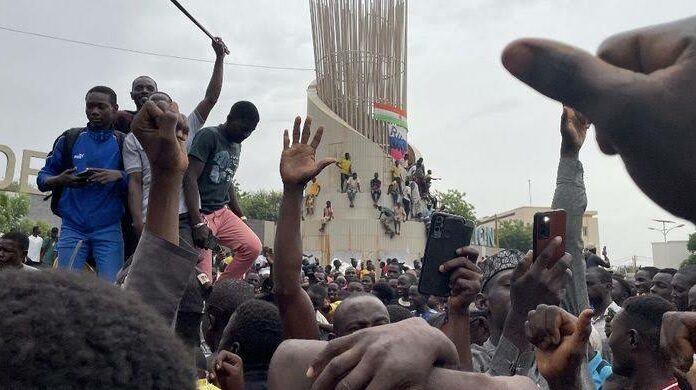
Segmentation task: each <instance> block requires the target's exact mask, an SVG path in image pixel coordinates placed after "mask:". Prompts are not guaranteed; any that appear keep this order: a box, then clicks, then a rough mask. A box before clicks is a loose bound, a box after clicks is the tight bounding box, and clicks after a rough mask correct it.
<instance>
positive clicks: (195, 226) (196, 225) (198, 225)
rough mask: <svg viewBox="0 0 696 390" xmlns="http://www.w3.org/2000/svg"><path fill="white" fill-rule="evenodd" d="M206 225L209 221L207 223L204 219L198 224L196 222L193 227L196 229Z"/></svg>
mask: <svg viewBox="0 0 696 390" xmlns="http://www.w3.org/2000/svg"><path fill="white" fill-rule="evenodd" d="M205 225H207V223H206V222H205V221H203V222H198V223H197V224H195V225H193V226H191V227H192V228H194V229H198V228H200V227H202V226H205Z"/></svg>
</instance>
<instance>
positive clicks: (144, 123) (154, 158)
mask: <svg viewBox="0 0 696 390" xmlns="http://www.w3.org/2000/svg"><path fill="white" fill-rule="evenodd" d="M131 131H132V132H133V133H134V134H135V136H136V137H137V138H138V141H140V144H141V145H142V146H143V149H145V154H146V155H147V158H148V160H149V161H150V165H151V166H152V169H153V170H159V171H163V172H171V173H178V174H181V175H183V174H184V172H186V167H188V153H187V152H186V137H188V132H189V129H188V124H187V121H186V119H185V118H184V116H183V115H181V114H180V113H179V107H178V106H177V104H176V103H174V102H172V103H171V104H167V103H165V102H157V103H156V104H155V103H153V102H151V101H148V102H146V103H145V104H144V105H143V107H142V108H141V109H140V111H138V114H137V115H136V116H135V118H133V122H132V123H131Z"/></svg>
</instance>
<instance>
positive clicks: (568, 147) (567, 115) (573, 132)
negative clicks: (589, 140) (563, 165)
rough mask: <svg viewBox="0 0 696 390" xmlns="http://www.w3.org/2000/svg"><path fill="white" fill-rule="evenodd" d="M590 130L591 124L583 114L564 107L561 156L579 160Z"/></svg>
mask: <svg viewBox="0 0 696 390" xmlns="http://www.w3.org/2000/svg"><path fill="white" fill-rule="evenodd" d="M589 128H590V122H589V121H588V120H587V118H585V117H584V116H583V115H582V114H581V113H579V112H577V111H575V110H573V109H572V108H570V107H563V115H562V116H561V137H562V142H561V156H563V157H570V158H577V157H578V154H579V153H580V148H582V144H583V143H584V142H585V137H586V136H587V129H589Z"/></svg>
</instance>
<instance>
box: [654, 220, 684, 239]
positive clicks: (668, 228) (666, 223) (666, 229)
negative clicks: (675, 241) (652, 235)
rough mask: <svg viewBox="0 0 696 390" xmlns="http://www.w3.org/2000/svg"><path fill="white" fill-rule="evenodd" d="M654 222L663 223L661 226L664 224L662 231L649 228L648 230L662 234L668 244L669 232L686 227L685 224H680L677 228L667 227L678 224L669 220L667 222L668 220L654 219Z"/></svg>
mask: <svg viewBox="0 0 696 390" xmlns="http://www.w3.org/2000/svg"><path fill="white" fill-rule="evenodd" d="M653 221H655V222H659V223H661V224H662V228H661V229H660V228H654V227H649V228H648V229H650V230H654V231H656V232H660V233H662V237H663V238H664V240H665V242H667V234H668V233H669V232H671V231H672V230H674V229H678V228H680V227H684V224H683V223H680V224H679V225H677V226H672V227H667V225H668V224H670V225H671V224H675V223H676V222H674V221H669V220H666V219H653Z"/></svg>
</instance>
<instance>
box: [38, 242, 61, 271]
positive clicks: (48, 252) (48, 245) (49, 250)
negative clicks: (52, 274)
mask: <svg viewBox="0 0 696 390" xmlns="http://www.w3.org/2000/svg"><path fill="white" fill-rule="evenodd" d="M57 242H58V240H57V239H56V240H55V241H54V240H52V239H51V238H50V237H46V238H44V239H43V244H42V245H41V250H42V251H43V252H44V255H43V257H42V258H41V262H42V263H44V265H47V266H49V267H50V266H51V265H52V264H53V261H55V259H56V257H57V256H58V251H57V250H56V243H57Z"/></svg>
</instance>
